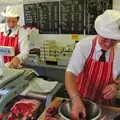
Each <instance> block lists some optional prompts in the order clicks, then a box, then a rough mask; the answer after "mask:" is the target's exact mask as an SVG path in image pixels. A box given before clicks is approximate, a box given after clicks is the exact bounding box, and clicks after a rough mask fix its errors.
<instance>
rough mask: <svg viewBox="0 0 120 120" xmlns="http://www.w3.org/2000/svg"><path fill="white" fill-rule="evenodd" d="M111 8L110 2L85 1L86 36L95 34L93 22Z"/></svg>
mask: <svg viewBox="0 0 120 120" xmlns="http://www.w3.org/2000/svg"><path fill="white" fill-rule="evenodd" d="M111 8H112V0H87V1H86V14H85V15H86V23H85V25H86V34H96V32H95V29H94V21H95V19H96V17H97V16H98V15H100V14H102V13H103V12H104V11H105V10H106V9H111Z"/></svg>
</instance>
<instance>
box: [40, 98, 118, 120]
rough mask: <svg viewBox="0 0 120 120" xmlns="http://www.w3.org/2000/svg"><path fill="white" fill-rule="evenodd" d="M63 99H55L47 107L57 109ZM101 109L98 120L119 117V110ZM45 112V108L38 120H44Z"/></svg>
mask: <svg viewBox="0 0 120 120" xmlns="http://www.w3.org/2000/svg"><path fill="white" fill-rule="evenodd" d="M64 99H65V98H59V97H56V98H55V99H54V100H53V102H52V103H51V104H50V105H49V107H52V106H55V107H59V105H60V104H61V102H62V101H63V100H64ZM101 109H102V116H101V118H100V119H99V120H114V118H115V117H116V116H118V115H120V108H116V107H109V106H101ZM46 110H47V108H46V109H45V110H44V112H43V113H42V114H41V116H40V117H39V118H38V120H45V112H46ZM57 118H59V119H58V120H63V119H61V118H60V117H58V116H57ZM115 120H116V119H115Z"/></svg>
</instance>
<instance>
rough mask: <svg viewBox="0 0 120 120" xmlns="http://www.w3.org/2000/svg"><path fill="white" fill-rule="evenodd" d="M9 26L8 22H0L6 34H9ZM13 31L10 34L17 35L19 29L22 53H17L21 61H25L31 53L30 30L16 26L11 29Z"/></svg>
mask: <svg viewBox="0 0 120 120" xmlns="http://www.w3.org/2000/svg"><path fill="white" fill-rule="evenodd" d="M8 30H9V28H8V26H7V24H5V23H4V24H0V32H4V35H5V36H6V35H7V34H8ZM11 30H12V32H11V34H10V35H9V36H15V35H16V34H17V33H18V31H19V36H18V37H19V39H18V44H19V49H20V53H19V54H18V55H17V57H18V58H19V59H20V62H21V63H22V62H24V60H25V59H26V58H27V56H28V54H29V40H28V32H27V31H26V30H25V29H24V28H22V27H20V26H16V27H15V28H13V29H11Z"/></svg>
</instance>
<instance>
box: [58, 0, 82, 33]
mask: <svg viewBox="0 0 120 120" xmlns="http://www.w3.org/2000/svg"><path fill="white" fill-rule="evenodd" d="M60 7H61V11H60V12H61V14H60V15H61V33H67V34H71V33H75V34H83V32H84V0H62V1H61V4H60Z"/></svg>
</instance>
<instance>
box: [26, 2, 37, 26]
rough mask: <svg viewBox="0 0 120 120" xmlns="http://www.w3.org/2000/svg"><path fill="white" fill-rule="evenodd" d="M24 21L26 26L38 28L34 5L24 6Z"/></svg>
mask: <svg viewBox="0 0 120 120" xmlns="http://www.w3.org/2000/svg"><path fill="white" fill-rule="evenodd" d="M24 19H25V25H26V26H33V27H39V24H38V15H37V11H36V4H26V5H24Z"/></svg>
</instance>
